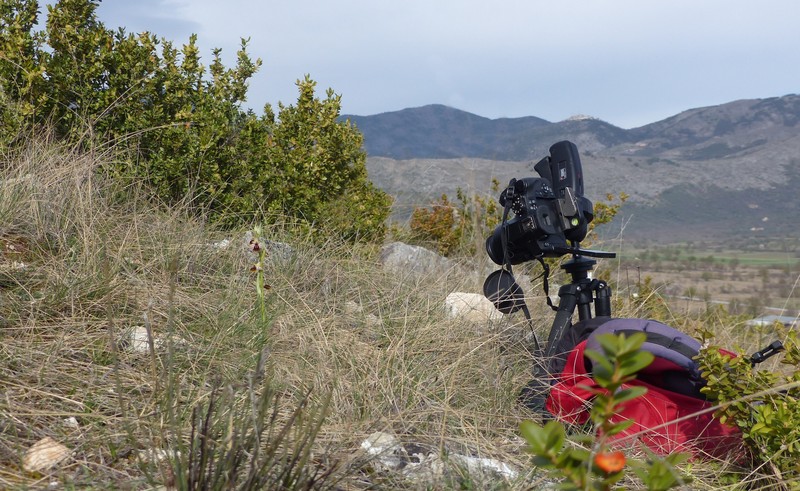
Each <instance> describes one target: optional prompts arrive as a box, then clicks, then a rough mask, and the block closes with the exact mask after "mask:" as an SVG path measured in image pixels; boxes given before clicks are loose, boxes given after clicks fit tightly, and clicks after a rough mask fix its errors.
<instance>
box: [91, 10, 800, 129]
mask: <svg viewBox="0 0 800 491" xmlns="http://www.w3.org/2000/svg"><path fill="white" fill-rule="evenodd" d="M98 15H99V18H100V20H101V21H102V22H103V23H104V24H105V25H106V27H108V28H116V27H123V26H124V27H125V28H126V30H127V31H128V32H141V31H145V30H147V31H150V32H152V33H154V34H156V35H157V36H159V37H164V38H166V39H169V40H171V41H173V43H175V44H176V45H182V44H183V43H185V42H186V41H187V40H188V39H189V36H190V34H192V33H196V34H197V35H198V42H199V45H200V48H201V50H202V51H201V52H202V53H203V54H204V60H205V61H206V63H208V62H210V59H211V50H212V49H213V48H215V47H216V48H221V49H222V53H223V59H224V60H225V61H226V63H227V64H228V65H229V66H230V65H233V63H234V61H235V56H236V51H237V50H238V48H239V46H240V44H241V39H242V38H249V48H248V51H249V53H250V54H251V56H252V57H253V58H261V59H262V61H263V65H262V67H261V69H260V71H259V73H257V74H256V75H255V76H254V77H253V78H252V79H251V83H250V90H249V92H248V94H249V95H248V101H247V106H249V107H252V108H253V109H254V110H255V111H256V112H257V113H260V112H261V110H262V108H263V106H264V104H265V103H271V104H273V105H276V104H277V102H278V101H281V102H283V103H284V104H293V103H294V102H295V101H296V100H297V87H296V85H295V83H296V81H297V80H298V79H300V78H303V77H304V76H305V75H306V74H308V75H310V76H311V78H312V79H313V80H315V81H317V84H318V85H317V89H318V93H319V95H320V96H324V94H325V91H326V90H327V89H328V88H332V89H333V90H334V92H336V93H337V94H339V95H341V97H342V113H343V114H355V115H372V114H378V113H383V112H389V111H396V110H400V109H404V108H408V107H419V106H424V105H427V104H445V105H447V106H451V107H454V108H457V109H461V110H464V111H468V112H471V113H474V114H477V115H479V116H484V117H488V118H492V119H494V118H503V117H523V116H537V117H540V118H544V119H546V120H548V121H553V122H556V121H561V120H563V119H567V118H569V117H571V116H574V115H588V116H593V117H596V118H600V119H602V120H604V121H607V122H609V123H612V124H614V125H617V126H620V127H623V128H632V127H637V126H642V125H644V124H648V123H652V122H655V121H659V120H661V119H664V118H667V117H669V116H672V115H675V114H677V113H679V112H681V111H684V110H687V109H691V108H696V107H704V106H712V105H716V104H722V103H725V102H730V101H733V100H738V99H753V98H766V97H775V96H782V95H786V94H794V93H798V92H800V28H798V19H800V1H797V0H758V1H755V0H548V1H543V0H261V1H257V0H250V1H247V0H103V2H102V3H101V4H100V7H99V8H98Z"/></svg>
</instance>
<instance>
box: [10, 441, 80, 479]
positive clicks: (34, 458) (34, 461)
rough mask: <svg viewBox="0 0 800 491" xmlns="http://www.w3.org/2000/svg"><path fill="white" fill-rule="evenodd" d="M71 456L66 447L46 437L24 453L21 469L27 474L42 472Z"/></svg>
mask: <svg viewBox="0 0 800 491" xmlns="http://www.w3.org/2000/svg"><path fill="white" fill-rule="evenodd" d="M71 454H72V452H71V451H70V450H69V449H68V448H67V447H65V446H64V445H62V444H60V443H58V442H57V441H55V440H53V439H52V438H50V437H49V436H46V437H44V438H42V439H41V440H39V441H38V442H36V443H34V444H33V446H32V447H31V448H29V449H28V451H27V452H25V456H24V457H23V458H22V468H23V469H25V470H26V471H27V472H43V471H46V470H48V469H51V468H53V467H55V466H56V465H58V464H59V463H61V462H62V461H64V460H66V459H67V458H69V456H70V455H71Z"/></svg>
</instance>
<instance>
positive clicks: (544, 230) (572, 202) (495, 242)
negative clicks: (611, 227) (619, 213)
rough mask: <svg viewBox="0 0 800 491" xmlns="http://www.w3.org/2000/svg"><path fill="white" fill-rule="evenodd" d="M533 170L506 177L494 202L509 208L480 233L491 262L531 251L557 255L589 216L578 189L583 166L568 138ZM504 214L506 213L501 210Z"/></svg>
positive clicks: (517, 259) (583, 229)
mask: <svg viewBox="0 0 800 491" xmlns="http://www.w3.org/2000/svg"><path fill="white" fill-rule="evenodd" d="M534 170H535V171H536V172H537V173H538V174H539V176H540V177H525V178H522V179H512V180H511V182H509V184H508V187H507V188H506V189H505V190H503V192H502V193H501V194H500V199H499V201H500V205H502V206H503V207H504V208H506V212H507V211H512V212H513V213H514V218H512V219H511V220H508V221H505V220H504V221H503V223H501V224H500V225H499V226H498V227H497V228H496V229H495V230H494V232H493V233H492V235H491V236H489V238H487V239H486V252H487V253H488V254H489V257H490V258H491V259H492V261H494V262H495V263H497V264H504V263H505V261H506V259H507V260H508V261H509V262H510V263H511V264H519V263H522V262H525V261H530V260H532V259H535V258H537V257H559V256H562V255H564V254H567V253H569V252H571V250H572V247H571V244H570V243H572V245H575V247H577V245H576V244H577V243H579V242H580V241H582V240H583V239H584V238H585V237H586V234H587V232H588V230H589V228H588V226H589V223H590V222H591V221H592V219H593V218H594V209H593V205H592V202H591V201H589V199H587V198H586V197H585V196H584V195H583V169H582V168H581V160H580V156H579V155H578V148H577V147H576V146H575V144H574V143H572V142H569V141H561V142H558V143H555V144H553V145H552V146H551V147H550V155H549V156H548V157H545V158H543V159H542V160H540V161H539V162H538V163H537V164H536V165H535V166H534ZM504 216H507V215H506V214H505V213H504Z"/></svg>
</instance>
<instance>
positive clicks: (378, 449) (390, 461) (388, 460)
mask: <svg viewBox="0 0 800 491" xmlns="http://www.w3.org/2000/svg"><path fill="white" fill-rule="evenodd" d="M361 448H362V449H364V451H366V452H367V454H368V455H370V456H372V457H375V459H376V460H375V462H376V463H377V464H378V467H382V468H384V469H387V470H395V469H399V468H401V467H403V465H404V464H405V459H404V458H403V454H404V453H405V450H404V449H403V446H402V445H400V442H399V441H398V440H397V438H396V437H395V436H394V435H390V434H389V433H384V432H382V431H376V432H375V433H373V434H371V435H370V436H368V437H367V438H366V439H365V440H364V441H363V442H361Z"/></svg>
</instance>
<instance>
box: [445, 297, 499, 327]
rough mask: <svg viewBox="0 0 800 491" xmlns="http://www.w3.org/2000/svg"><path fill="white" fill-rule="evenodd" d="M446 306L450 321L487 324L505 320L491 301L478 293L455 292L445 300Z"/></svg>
mask: <svg viewBox="0 0 800 491" xmlns="http://www.w3.org/2000/svg"><path fill="white" fill-rule="evenodd" d="M444 306H445V311H446V312H447V317H449V318H450V319H461V320H466V321H469V322H487V321H497V320H500V319H502V318H503V314H502V313H501V312H500V311H498V310H497V309H496V308H494V304H492V302H490V301H489V299H487V298H486V297H484V296H483V295H480V294H477V293H464V292H453V293H451V294H449V295H447V298H445V300H444Z"/></svg>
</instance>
